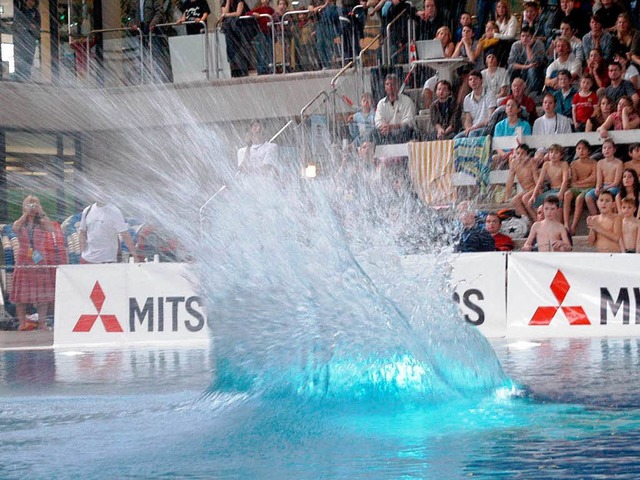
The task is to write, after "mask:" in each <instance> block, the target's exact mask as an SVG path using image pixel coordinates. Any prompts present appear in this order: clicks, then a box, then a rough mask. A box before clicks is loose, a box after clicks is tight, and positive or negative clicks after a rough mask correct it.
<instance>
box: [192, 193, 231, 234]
mask: <svg viewBox="0 0 640 480" xmlns="http://www.w3.org/2000/svg"><path fill="white" fill-rule="evenodd" d="M226 188H227V186H226V185H223V186H222V187H220V188H219V189H218V191H216V193H214V194H213V195H211V196H210V197H209V199H208V200H207V201H206V202H204V203H203V204H202V206H201V207H200V209H199V210H198V217H199V220H200V236H201V237H202V236H203V233H204V218H205V216H204V213H203V212H204V209H205V208H207V206H208V205H209V204H210V203H211V202H212V201H213V199H214V198H216V197H217V196H218V195H220V194H221V193H222V192H223V191H224V190H226Z"/></svg>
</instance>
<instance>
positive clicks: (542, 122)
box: [531, 93, 571, 165]
mask: <svg viewBox="0 0 640 480" xmlns="http://www.w3.org/2000/svg"><path fill="white" fill-rule="evenodd" d="M542 110H543V111H544V115H543V116H541V117H540V118H538V119H536V121H535V122H533V129H532V131H531V134H532V135H545V136H553V135H559V134H562V133H571V120H569V118H568V117H565V116H564V115H560V114H559V113H556V97H554V96H553V95H552V94H550V93H547V94H545V96H544V97H543V99H542ZM546 154H547V149H546V148H539V149H538V150H537V151H536V154H535V156H534V161H535V163H536V165H542V162H543V161H544V158H545V156H546Z"/></svg>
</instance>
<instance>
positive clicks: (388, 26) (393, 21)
mask: <svg viewBox="0 0 640 480" xmlns="http://www.w3.org/2000/svg"><path fill="white" fill-rule="evenodd" d="M405 3H409V4H410V5H411V3H410V2H405ZM408 12H409V9H405V10H403V11H402V13H400V15H398V16H397V17H396V18H394V19H393V20H391V22H389V25H387V29H386V31H387V37H386V38H385V39H384V45H383V47H382V54H383V57H382V61H383V63H386V64H388V65H390V64H391V45H390V43H391V42H390V41H389V40H390V35H389V34H390V32H391V27H392V26H393V24H394V23H396V22H397V21H398V20H400V19H401V18H402V17H403V16H404V15H405V14H406V13H408ZM385 47H386V49H387V58H386V62H385V58H384V50H385Z"/></svg>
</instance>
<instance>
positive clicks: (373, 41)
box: [356, 33, 382, 98]
mask: <svg viewBox="0 0 640 480" xmlns="http://www.w3.org/2000/svg"><path fill="white" fill-rule="evenodd" d="M380 38H382V33H379V34H378V35H376V36H375V37H373V38H372V39H371V41H370V42H369V43H368V44H367V45H366V46H365V47H364V48H363V49H362V50H360V54H359V55H358V66H359V68H360V71H361V75H356V93H357V95H358V98H360V97H361V96H362V94H363V93H364V60H363V57H364V54H365V53H366V52H368V51H369V49H370V48H371V47H372V46H373V45H374V44H375V43H376V41H379V40H380ZM357 69H358V67H356V70H357ZM360 76H362V91H360Z"/></svg>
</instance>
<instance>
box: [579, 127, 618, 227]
mask: <svg viewBox="0 0 640 480" xmlns="http://www.w3.org/2000/svg"><path fill="white" fill-rule="evenodd" d="M615 153H616V144H615V143H614V141H613V140H611V139H610V138H607V139H606V140H605V141H604V142H602V155H603V156H604V157H603V158H602V159H601V160H599V161H598V165H597V168H596V187H595V188H592V189H591V190H589V191H588V192H587V194H586V195H585V197H584V198H585V200H586V202H587V208H588V209H589V213H591V215H597V214H598V207H597V206H596V198H599V197H600V192H602V191H604V190H608V191H610V192H611V195H612V196H613V197H614V198H615V196H616V195H617V194H618V192H619V191H620V181H621V180H622V169H623V165H622V160H620V159H619V158H616V157H615V156H614V155H615Z"/></svg>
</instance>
